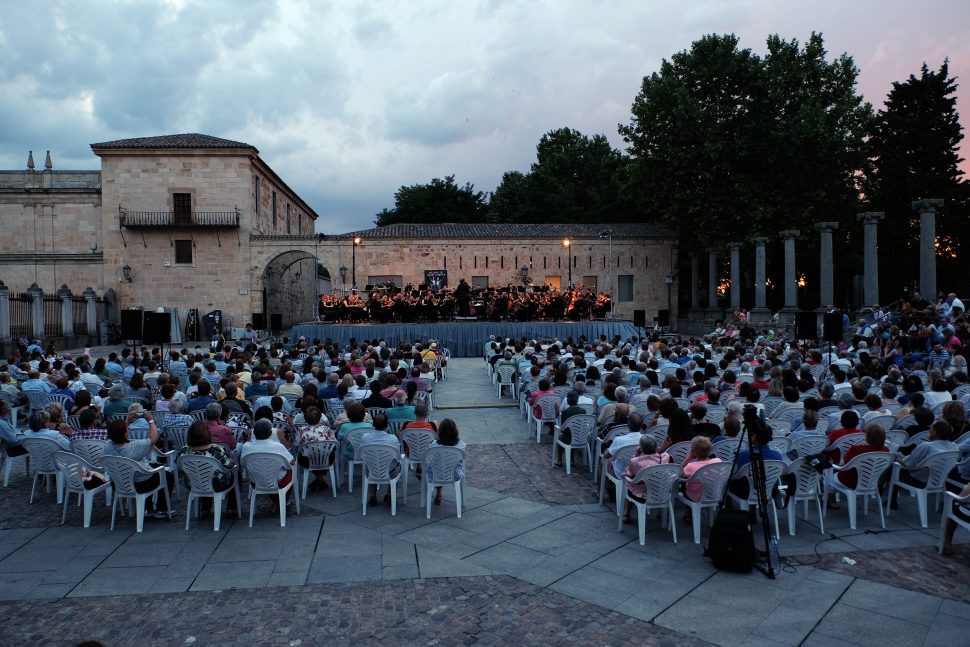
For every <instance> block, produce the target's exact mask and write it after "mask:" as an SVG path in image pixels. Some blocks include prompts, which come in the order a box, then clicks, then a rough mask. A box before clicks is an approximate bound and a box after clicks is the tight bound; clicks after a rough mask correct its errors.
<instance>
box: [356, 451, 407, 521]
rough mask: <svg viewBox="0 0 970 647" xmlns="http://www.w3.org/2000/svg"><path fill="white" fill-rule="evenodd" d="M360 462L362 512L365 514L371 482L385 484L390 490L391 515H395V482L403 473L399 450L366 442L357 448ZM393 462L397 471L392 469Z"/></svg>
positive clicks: (357, 456)
mask: <svg viewBox="0 0 970 647" xmlns="http://www.w3.org/2000/svg"><path fill="white" fill-rule="evenodd" d="M356 458H358V459H359V460H360V462H361V476H362V480H363V483H362V485H361V505H362V514H363V515H364V516H366V515H367V490H368V489H369V486H370V485H371V484H374V485H387V486H388V488H390V490H391V516H392V517H393V516H396V515H397V484H398V481H399V480H400V479H401V475H402V474H403V473H404V470H403V469H402V468H403V464H402V460H403V457H402V456H401V452H400V450H399V449H395V448H394V447H391V446H390V445H384V444H381V443H367V444H363V445H361V446H360V447H358V448H357V455H356ZM395 462H396V463H397V468H398V469H397V471H395V470H394V468H395Z"/></svg>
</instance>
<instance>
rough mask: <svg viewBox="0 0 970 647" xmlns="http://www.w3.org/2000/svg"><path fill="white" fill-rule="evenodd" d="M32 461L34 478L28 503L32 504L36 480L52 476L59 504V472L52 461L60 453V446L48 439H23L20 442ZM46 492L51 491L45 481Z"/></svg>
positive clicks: (48, 483) (48, 482)
mask: <svg viewBox="0 0 970 647" xmlns="http://www.w3.org/2000/svg"><path fill="white" fill-rule="evenodd" d="M20 442H21V443H22V444H23V446H24V448H25V449H26V450H27V451H28V452H29V455H30V458H31V459H32V460H33V461H34V478H33V481H32V483H31V486H30V502H31V503H33V502H34V494H35V493H36V491H37V479H39V478H40V477H42V476H53V477H54V479H55V482H56V485H55V487H56V489H57V502H58V503H60V502H61V471H60V469H58V467H57V463H56V462H55V461H54V455H55V454H57V452H59V451H61V449H62V448H61V446H60V445H58V444H57V443H56V442H55V441H53V440H51V439H50V438H24V439H23V440H22V441H20ZM47 491H48V492H50V491H51V487H50V481H49V480H48V481H47Z"/></svg>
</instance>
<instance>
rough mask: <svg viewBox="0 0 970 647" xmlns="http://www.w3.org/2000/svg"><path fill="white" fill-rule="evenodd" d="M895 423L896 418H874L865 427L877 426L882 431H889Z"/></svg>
mask: <svg viewBox="0 0 970 647" xmlns="http://www.w3.org/2000/svg"><path fill="white" fill-rule="evenodd" d="M895 423H896V416H875V417H873V418H872V419H871V420H870V421H869V422H867V423H866V425H871V424H877V425H879V426H880V427H882V428H883V430H884V431H889V430H890V429H892V428H893V425H894V424H895Z"/></svg>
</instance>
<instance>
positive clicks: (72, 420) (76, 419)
mask: <svg viewBox="0 0 970 647" xmlns="http://www.w3.org/2000/svg"><path fill="white" fill-rule="evenodd" d="M67 424H68V425H70V426H71V429H73V430H74V431H80V430H81V416H67Z"/></svg>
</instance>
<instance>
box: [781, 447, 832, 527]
mask: <svg viewBox="0 0 970 647" xmlns="http://www.w3.org/2000/svg"><path fill="white" fill-rule="evenodd" d="M785 473H786V474H792V475H793V476H794V477H795V486H794V487H795V491H794V492H789V493H788V494H789V495H790V498H789V500H788V534H789V535H792V536H795V512H796V509H795V508H796V507H797V504H798V503H799V502H802V503H804V504H805V518H806V519H808V504H809V502H810V501H813V502H814V503H815V507H816V509H817V510H818V528H819V532H821V533H822V534H823V535H824V534H825V519H824V518H823V517H822V502H821V499H820V494H821V492H820V487H819V486H820V484H821V480H822V474H821V473H820V472H819V471H818V470H817V469H815V467H814V466H812V465H811V463H809V462H808V458H806V457H804V456H803V457H801V458H798V459H795V460H794V461H792V462H791V463H790V464H789V465H788V466H787V467H786V468H785ZM789 487H791V486H789Z"/></svg>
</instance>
